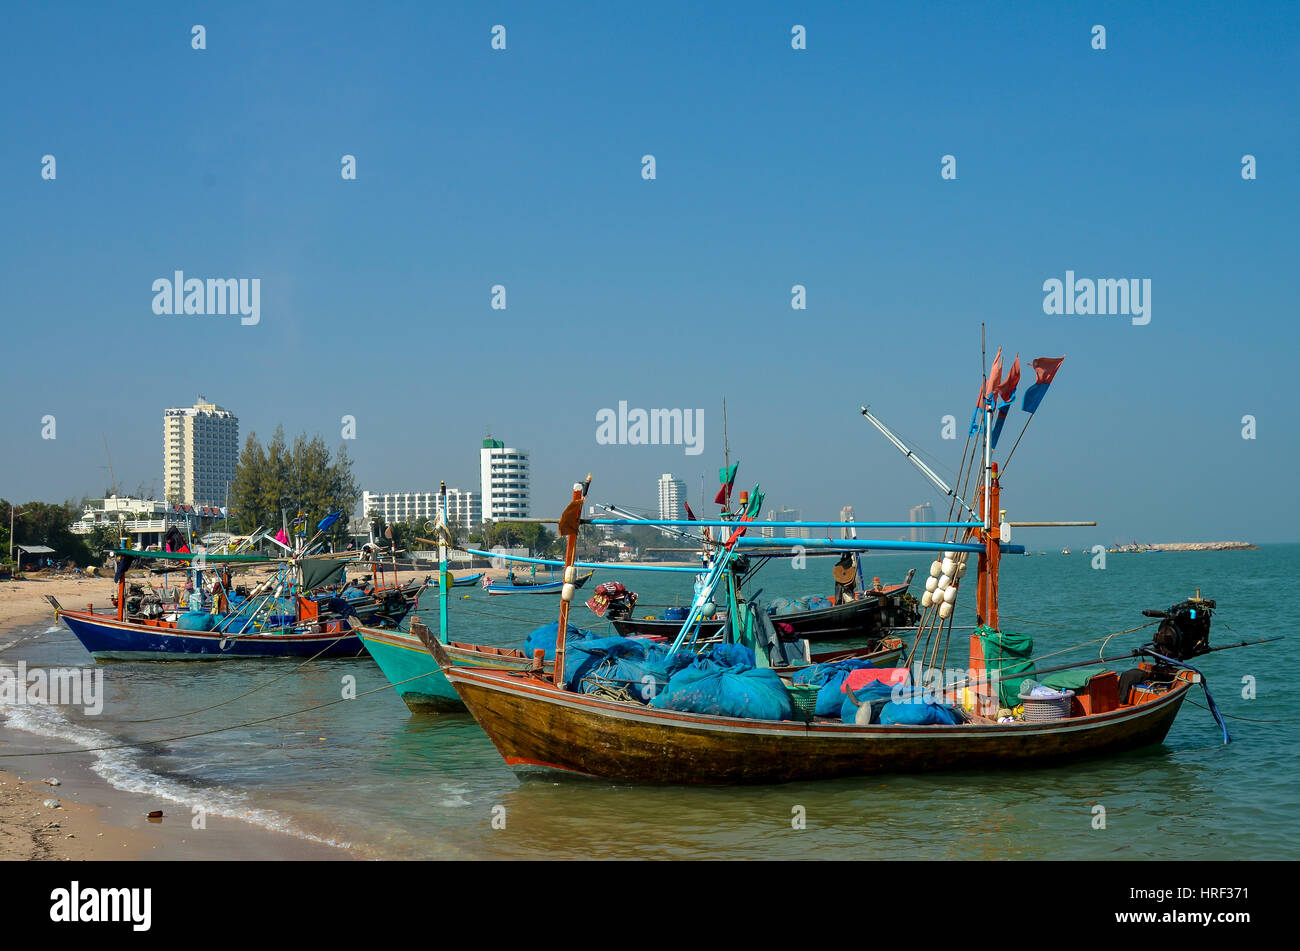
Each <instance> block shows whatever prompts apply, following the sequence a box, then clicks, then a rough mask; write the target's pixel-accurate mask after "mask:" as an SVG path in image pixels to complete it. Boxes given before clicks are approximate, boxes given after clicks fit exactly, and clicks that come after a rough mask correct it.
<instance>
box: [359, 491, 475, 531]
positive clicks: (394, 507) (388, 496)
mask: <svg viewBox="0 0 1300 951" xmlns="http://www.w3.org/2000/svg"><path fill="white" fill-rule="evenodd" d="M439 508H440V499H439V496H438V493H437V492H362V493H361V513H362V514H363V515H365V516H366V517H367V518H369V517H370V515H371V514H372V513H373V514H374V515H377V516H378V517H379V518H381V519H382V520H383V521H384V523H385V524H392V523H394V522H409V523H415V524H423V523H424V522H437V521H438V517H439V515H441V514H442V513H441V512H440V511H439ZM480 508H481V506H480V505H479V499H478V493H476V492H462V491H461V490H460V489H448V490H447V521H448V522H449V523H452V522H455V523H459V525H460V527H461V528H462V529H464V530H465V531H466V532H475V531H478V527H479V525H480V524H481V523H482V521H483V516H482V514H481V512H480Z"/></svg>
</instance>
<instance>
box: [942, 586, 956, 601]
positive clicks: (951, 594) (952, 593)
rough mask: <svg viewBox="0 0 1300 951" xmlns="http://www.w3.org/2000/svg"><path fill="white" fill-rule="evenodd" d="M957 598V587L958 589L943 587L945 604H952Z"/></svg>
mask: <svg viewBox="0 0 1300 951" xmlns="http://www.w3.org/2000/svg"><path fill="white" fill-rule="evenodd" d="M956 600H957V589H956V588H944V589H943V603H944V604H952V603H953V602H955V601H956Z"/></svg>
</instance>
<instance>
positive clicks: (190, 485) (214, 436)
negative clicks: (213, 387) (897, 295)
mask: <svg viewBox="0 0 1300 951" xmlns="http://www.w3.org/2000/svg"><path fill="white" fill-rule="evenodd" d="M238 461H239V420H238V419H237V418H236V417H235V415H234V414H233V413H231V412H229V411H228V410H226V409H223V408H222V407H220V406H218V405H217V404H215V403H209V402H208V401H207V400H205V399H204V398H203V397H202V396H200V397H199V401H198V402H197V403H195V404H194V405H193V406H186V407H181V408H177V409H166V410H163V486H164V490H163V492H164V497H165V498H166V500H167V501H168V502H173V503H175V502H179V503H182V504H185V505H223V506H224V505H225V504H226V497H227V494H228V491H229V486H230V483H231V482H233V481H234V480H235V465H236V463H237V462H238Z"/></svg>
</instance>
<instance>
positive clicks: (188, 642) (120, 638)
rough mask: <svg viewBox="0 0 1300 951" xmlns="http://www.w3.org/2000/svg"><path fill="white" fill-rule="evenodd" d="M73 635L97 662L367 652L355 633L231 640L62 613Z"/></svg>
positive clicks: (254, 636)
mask: <svg viewBox="0 0 1300 951" xmlns="http://www.w3.org/2000/svg"><path fill="white" fill-rule="evenodd" d="M59 616H60V617H61V618H62V619H63V623H64V624H66V625H67V626H68V628H69V630H71V631H72V633H73V634H74V635H75V636H76V638H77V640H79V641H81V644H82V646H83V647H85V648H86V650H87V651H89V652H90V655H91V656H92V657H94V658H95V660H234V659H248V658H254V657H318V656H319V657H356V656H357V655H359V654H361V653H362V652H363V650H364V648H363V647H362V646H361V640H360V638H358V637H357V636H356V635H354V634H351V633H344V634H340V633H333V632H330V633H319V634H317V633H312V634H305V633H298V632H294V631H292V630H290V631H287V632H285V631H275V632H259V633H257V634H252V635H241V636H239V637H233V636H231V635H229V634H220V633H213V632H209V631H182V630H177V629H174V628H165V627H156V626H153V625H145V624H136V623H132V622H131V621H119V620H117V619H116V618H114V617H110V616H107V615H91V614H85V613H82V612H79V611H61V612H60V614H59Z"/></svg>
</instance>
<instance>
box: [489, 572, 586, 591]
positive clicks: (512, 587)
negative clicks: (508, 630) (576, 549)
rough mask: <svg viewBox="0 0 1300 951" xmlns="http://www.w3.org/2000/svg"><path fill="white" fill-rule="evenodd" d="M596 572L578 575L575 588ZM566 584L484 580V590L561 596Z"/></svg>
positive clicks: (579, 586)
mask: <svg viewBox="0 0 1300 951" xmlns="http://www.w3.org/2000/svg"><path fill="white" fill-rule="evenodd" d="M594 574H595V572H594V571H588V572H587V573H586V574H583V575H578V576H577V577H575V578H574V580H573V582H572V583H573V585H574V586H575V587H578V588H581V587H582V586H583V585H585V584H586V583H587V582H588V581H590V580H591V576H592V575H594ZM564 585H565V582H563V581H531V580H530V581H521V580H519V579H517V578H515V579H511V580H506V581H490V580H488V579H486V578H485V579H484V581H483V590H485V591H486V592H487V593H488V594H490V595H502V594H559V593H560V592H561V591H563V590H564Z"/></svg>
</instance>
